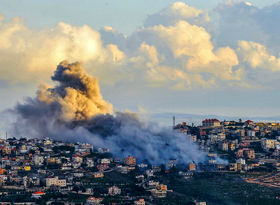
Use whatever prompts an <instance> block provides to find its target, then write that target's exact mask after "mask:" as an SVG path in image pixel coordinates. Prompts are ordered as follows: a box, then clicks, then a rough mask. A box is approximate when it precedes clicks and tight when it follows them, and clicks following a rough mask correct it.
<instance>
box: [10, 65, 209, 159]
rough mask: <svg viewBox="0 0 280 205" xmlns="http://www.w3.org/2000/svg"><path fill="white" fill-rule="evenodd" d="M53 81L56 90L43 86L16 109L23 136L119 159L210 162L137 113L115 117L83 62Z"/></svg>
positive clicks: (18, 128)
mask: <svg viewBox="0 0 280 205" xmlns="http://www.w3.org/2000/svg"><path fill="white" fill-rule="evenodd" d="M52 80H53V81H54V82H56V83H57V84H56V86H54V87H51V86H48V85H44V86H41V87H40V88H39V90H38V92H37V96H36V97H35V98H27V99H26V101H25V102H24V103H21V104H18V105H17V106H16V108H15V109H14V110H13V112H14V113H15V114H16V116H17V121H16V123H15V126H14V130H15V131H16V134H17V135H28V136H30V137H38V136H46V137H51V138H54V139H57V140H66V141H80V142H89V143H92V144H93V145H94V146H96V147H107V148H109V149H110V150H111V152H112V153H113V154H114V155H115V156H117V157H125V156H127V155H133V156H136V157H137V159H138V160H139V161H144V160H147V161H149V162H150V163H157V164H159V163H165V162H166V161H167V160H168V159H170V158H176V159H178V160H179V161H180V162H182V163H187V162H190V161H195V162H202V161H204V160H205V156H206V154H205V153H204V152H202V151H200V150H199V149H198V147H197V146H196V145H194V144H193V143H192V142H191V141H190V140H189V139H188V137H187V136H185V135H183V134H176V133H174V132H172V131H171V130H170V129H167V128H160V127H159V126H158V125H157V124H155V123H149V122H144V121H141V120H140V119H139V118H138V116H137V115H136V114H133V113H127V112H125V113H121V112H116V113H112V109H113V107H112V105H111V104H110V103H108V102H106V101H105V100H104V99H103V97H102V95H101V93H100V90H99V85H98V81H97V79H95V78H93V77H92V76H89V75H88V74H87V73H86V72H85V70H84V69H83V67H82V66H81V64H80V63H78V62H77V63H73V64H69V63H68V62H66V61H63V62H61V63H60V64H59V65H58V66H57V69H56V71H55V72H54V75H53V76H52Z"/></svg>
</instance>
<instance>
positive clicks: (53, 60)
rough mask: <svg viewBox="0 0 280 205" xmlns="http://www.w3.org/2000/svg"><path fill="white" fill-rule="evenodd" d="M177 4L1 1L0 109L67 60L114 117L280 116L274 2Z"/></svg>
mask: <svg viewBox="0 0 280 205" xmlns="http://www.w3.org/2000/svg"><path fill="white" fill-rule="evenodd" d="M175 2H177V1H172V0H141V1H136V0H111V1H110V0H102V1H97V0H83V1H81V0H80V1H78V0H60V1H58V0H44V1H43V0H13V1H11V0H1V1H0V14H1V15H2V16H3V18H0V19H2V20H0V98H1V100H0V107H1V108H0V110H5V109H7V108H11V107H13V105H15V104H16V103H17V102H19V101H21V102H22V101H23V99H24V98H25V97H26V96H33V97H34V96H35V95H36V90H37V89H38V86H39V85H40V84H41V83H48V84H52V82H51V80H50V77H51V75H52V73H53V71H54V70H55V68H56V65H57V64H58V63H59V62H60V61H62V60H69V61H70V62H73V61H81V62H82V63H83V65H84V67H85V69H86V70H87V72H88V73H90V74H91V75H93V76H95V77H96V78H98V79H99V83H100V87H101V91H102V94H103V96H104V98H105V99H106V100H108V101H110V102H111V103H112V104H113V105H114V108H115V109H117V110H126V109H128V110H131V111H135V112H137V111H144V112H182V113H191V114H218V115H230V116H275V115H280V114H278V113H280V108H279V105H278V104H279V103H278V102H279V101H280V92H279V91H278V90H279V89H278V88H279V86H280V56H279V53H280V37H279V36H280V35H279V33H280V29H279V28H280V23H279V20H278V19H280V4H279V3H278V2H279V1H277V0H266V1H263V0H254V1H249V2H250V3H248V2H246V1H241V0H240V1H223V0H189V1H182V2H180V3H175ZM277 3H278V4H277ZM15 17H20V18H21V19H22V20H19V19H17V18H15ZM104 26H107V27H106V28H103V27H104ZM111 27H112V28H111Z"/></svg>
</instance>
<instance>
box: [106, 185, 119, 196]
mask: <svg viewBox="0 0 280 205" xmlns="http://www.w3.org/2000/svg"><path fill="white" fill-rule="evenodd" d="M108 194H109V195H111V196H115V195H119V194H121V189H120V188H119V187H117V186H112V187H109V190H108Z"/></svg>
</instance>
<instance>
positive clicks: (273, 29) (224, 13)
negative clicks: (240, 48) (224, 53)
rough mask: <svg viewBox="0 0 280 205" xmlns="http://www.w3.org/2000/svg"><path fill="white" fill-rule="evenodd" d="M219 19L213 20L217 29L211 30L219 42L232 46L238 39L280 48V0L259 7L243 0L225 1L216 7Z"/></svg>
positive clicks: (275, 50) (276, 48) (277, 50)
mask: <svg viewBox="0 0 280 205" xmlns="http://www.w3.org/2000/svg"><path fill="white" fill-rule="evenodd" d="M215 14H218V16H219V21H217V22H218V23H217V22H214V24H218V25H216V28H217V29H216V30H213V32H212V34H213V36H214V38H215V41H217V43H218V45H220V46H224V45H229V46H233V47H234V48H235V47H236V46H237V43H238V41H240V40H244V41H254V42H258V43H261V44H264V45H266V46H268V47H269V48H270V49H271V50H273V51H274V52H276V53H279V52H280V49H279V44H278V43H277V42H280V41H279V40H280V37H279V32H280V22H279V21H277V20H276V19H279V18H280V3H276V4H273V5H271V6H267V7H264V8H258V7H256V6H254V5H253V4H248V3H247V2H244V1H226V2H225V3H223V4H221V5H220V6H219V7H218V8H217V9H216V10H215Z"/></svg>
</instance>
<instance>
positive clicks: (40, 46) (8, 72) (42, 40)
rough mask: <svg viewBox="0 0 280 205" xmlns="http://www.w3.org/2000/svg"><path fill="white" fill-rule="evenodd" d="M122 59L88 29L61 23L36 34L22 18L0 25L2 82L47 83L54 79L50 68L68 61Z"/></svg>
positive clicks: (115, 49)
mask: <svg viewBox="0 0 280 205" xmlns="http://www.w3.org/2000/svg"><path fill="white" fill-rule="evenodd" d="M123 57H124V54H123V53H122V52H121V51H120V50H119V49H118V48H117V46H115V45H107V46H106V47H104V46H103V44H102V41H101V37H100V33H99V32H98V31H96V30H94V29H92V28H90V27H89V26H87V25H84V26H80V27H75V26H72V25H70V24H66V23H63V22H60V23H58V24H57V26H56V27H54V28H46V29H43V30H40V31H33V30H31V29H29V28H27V27H26V26H25V25H24V23H23V21H22V19H20V18H14V19H12V20H11V21H3V20H2V22H1V24H0V74H1V75H0V76H1V77H0V80H9V81H12V82H14V83H19V82H27V83H28V82H30V81H31V80H34V79H37V80H44V79H47V78H48V77H49V76H50V75H51V73H52V71H53V70H50V68H54V67H55V65H56V64H57V63H59V62H60V61H62V60H65V59H68V60H71V61H75V60H80V61H82V62H84V63H88V62H91V61H92V62H93V61H94V62H95V64H99V63H101V64H102V63H104V62H105V61H113V62H114V63H117V62H118V61H121V60H122V59H123ZM14 59H17V60H16V61H15V60H14ZM22 72H25V73H26V75H22V74H21V73H22Z"/></svg>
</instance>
